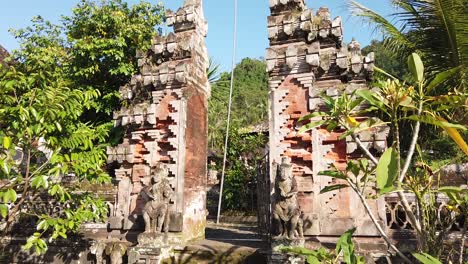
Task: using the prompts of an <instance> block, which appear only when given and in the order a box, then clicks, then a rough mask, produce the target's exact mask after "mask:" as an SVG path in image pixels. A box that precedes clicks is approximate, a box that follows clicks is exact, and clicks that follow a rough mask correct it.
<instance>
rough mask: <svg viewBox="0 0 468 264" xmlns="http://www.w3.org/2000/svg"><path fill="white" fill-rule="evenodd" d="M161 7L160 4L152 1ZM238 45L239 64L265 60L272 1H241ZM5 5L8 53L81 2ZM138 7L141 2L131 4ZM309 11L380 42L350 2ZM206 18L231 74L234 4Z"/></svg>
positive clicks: (379, 4)
mask: <svg viewBox="0 0 468 264" xmlns="http://www.w3.org/2000/svg"><path fill="white" fill-rule="evenodd" d="M149 1H150V2H154V3H157V2H159V1H154V0H149ZM238 1H239V18H238V19H239V21H238V44H237V56H236V61H237V62H238V61H240V60H241V59H242V58H245V57H251V58H259V57H262V56H264V54H265V49H266V47H267V46H268V39H267V27H266V19H267V16H268V15H269V9H268V0H238ZM1 2H4V3H3V4H2V10H1V16H0V44H1V45H2V46H4V47H5V48H6V49H8V50H12V49H15V48H17V47H18V43H17V42H16V40H15V39H14V38H13V37H12V36H11V34H10V33H9V32H8V29H10V28H22V27H25V26H28V25H29V23H30V19H31V18H32V17H33V16H35V15H41V16H43V17H44V18H45V19H48V20H51V21H53V22H57V21H59V19H60V15H62V14H65V15H68V14H70V10H71V8H72V7H73V6H74V5H75V4H76V3H77V2H78V0H15V1H12V0H0V3H1ZM128 2H129V3H137V2H139V0H128ZM162 2H163V3H164V4H165V6H166V7H167V8H170V9H172V10H176V9H177V8H178V7H179V6H181V5H182V3H183V0H164V1H162ZM359 2H360V3H361V4H364V5H365V6H367V7H369V8H371V9H373V10H375V11H378V12H379V13H380V14H384V15H388V14H390V13H392V11H393V9H392V7H391V5H390V3H389V2H390V1H388V0H360V1H359ZM307 4H308V6H309V7H311V8H313V9H318V8H319V7H321V6H327V7H329V8H330V10H331V13H332V17H336V16H341V17H342V18H343V24H344V34H345V41H346V42H349V41H350V40H351V39H352V38H353V37H354V38H356V39H357V40H358V41H359V42H361V44H362V45H367V44H368V43H369V42H370V40H372V39H375V38H379V35H377V34H373V29H372V28H370V27H369V26H368V25H367V24H365V23H362V22H361V21H360V20H359V19H358V18H355V17H352V16H351V15H350V11H349V9H348V7H347V0H307ZM204 8H205V16H206V19H207V20H208V23H209V31H208V32H209V33H208V38H207V45H208V52H209V53H210V56H211V57H212V58H213V59H214V60H215V61H216V62H217V63H219V64H221V67H222V69H223V70H229V69H230V65H231V55H232V35H233V34H232V31H233V8H234V0H205V1H204Z"/></svg>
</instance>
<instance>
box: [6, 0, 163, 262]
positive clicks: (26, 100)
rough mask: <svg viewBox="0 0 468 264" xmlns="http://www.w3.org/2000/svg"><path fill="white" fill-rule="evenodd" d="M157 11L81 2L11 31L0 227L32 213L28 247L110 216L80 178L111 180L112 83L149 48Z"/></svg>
mask: <svg viewBox="0 0 468 264" xmlns="http://www.w3.org/2000/svg"><path fill="white" fill-rule="evenodd" d="M163 16H164V14H163V9H162V7H161V6H160V5H151V4H150V3H148V2H141V3H139V4H137V5H134V6H131V7H130V6H129V5H128V4H126V3H124V2H123V1H121V0H104V1H88V0H82V1H80V3H79V4H78V5H77V6H76V8H74V9H73V12H72V15H71V16H69V17H64V18H63V21H62V23H60V24H52V23H50V22H48V21H46V20H44V19H43V18H41V17H36V18H34V19H33V20H32V26H30V27H27V28H25V29H20V30H13V31H12V32H13V34H14V35H15V36H16V38H17V39H18V40H19V41H20V49H19V50H16V51H14V52H13V54H12V57H11V58H10V61H11V62H12V63H11V67H8V68H7V67H3V68H0V128H1V130H0V200H1V202H0V225H2V231H3V232H4V234H8V233H9V234H11V232H12V231H13V230H15V225H16V224H18V223H21V221H22V220H23V219H25V218H28V219H29V220H31V219H32V220H34V221H35V223H36V227H35V228H33V229H27V228H22V231H23V232H26V233H27V234H28V235H30V238H29V239H28V240H27V243H26V245H25V249H30V248H34V249H35V251H36V253H38V254H39V253H43V252H45V251H46V250H47V244H48V243H49V242H53V241H54V240H56V239H57V238H60V237H61V238H66V237H67V233H68V232H70V231H71V232H76V231H78V230H79V228H80V225H81V224H82V223H86V222H92V221H101V220H102V219H103V218H105V217H106V216H107V206H106V205H105V203H104V202H103V201H101V200H100V199H99V197H98V196H97V193H96V192H88V191H87V190H86V188H83V186H84V185H86V183H88V182H89V183H93V184H98V185H97V186H99V184H102V183H107V182H109V181H110V177H109V175H108V174H107V173H106V172H105V171H104V169H105V163H106V155H105V149H106V146H107V145H108V143H107V142H108V141H109V140H108V138H109V131H110V129H111V127H112V125H111V124H110V121H111V113H112V111H113V110H116V108H117V107H118V93H117V91H118V89H119V87H120V86H121V85H123V84H125V83H126V82H128V81H129V79H130V77H131V76H132V74H133V73H135V72H136V71H137V62H136V60H135V54H136V50H137V49H146V48H148V47H149V45H150V40H151V38H152V37H153V36H154V35H155V34H157V31H156V28H155V27H156V25H158V24H159V23H161V22H162V19H163ZM63 178H72V179H73V181H72V182H68V181H62V179H63ZM83 184H84V185H83ZM49 202H50V203H53V204H55V206H54V208H57V207H58V208H61V211H59V212H56V211H55V212H54V211H53V210H50V209H51V208H49V206H47V205H48V203H49ZM41 203H43V204H44V206H42V207H41V206H38V205H40V204H41ZM33 205H34V206H33ZM25 209H26V210H25ZM29 220H28V221H29ZM23 235H24V234H23Z"/></svg>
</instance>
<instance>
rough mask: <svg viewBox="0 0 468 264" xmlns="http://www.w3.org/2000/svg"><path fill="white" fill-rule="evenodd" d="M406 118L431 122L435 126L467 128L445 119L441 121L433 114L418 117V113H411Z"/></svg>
mask: <svg viewBox="0 0 468 264" xmlns="http://www.w3.org/2000/svg"><path fill="white" fill-rule="evenodd" d="M404 119H408V120H413V121H419V122H422V123H426V124H430V125H434V126H438V127H442V128H455V129H460V130H467V128H466V126H463V125H459V124H453V123H449V122H445V121H440V120H437V118H435V117H433V116H432V115H422V116H420V117H418V116H417V115H411V116H408V117H406V118H404Z"/></svg>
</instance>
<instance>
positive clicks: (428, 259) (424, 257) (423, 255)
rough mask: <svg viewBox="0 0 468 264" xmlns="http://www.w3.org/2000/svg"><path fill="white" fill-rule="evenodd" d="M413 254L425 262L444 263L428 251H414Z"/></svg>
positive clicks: (431, 263) (430, 263)
mask: <svg viewBox="0 0 468 264" xmlns="http://www.w3.org/2000/svg"><path fill="white" fill-rule="evenodd" d="M413 256H414V257H415V258H416V259H417V260H419V261H420V262H421V263H423V264H442V262H440V261H439V260H438V259H436V258H434V257H433V256H431V255H429V254H427V253H413Z"/></svg>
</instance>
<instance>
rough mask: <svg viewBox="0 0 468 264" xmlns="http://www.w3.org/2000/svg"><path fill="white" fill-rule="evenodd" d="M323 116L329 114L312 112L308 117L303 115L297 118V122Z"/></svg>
mask: <svg viewBox="0 0 468 264" xmlns="http://www.w3.org/2000/svg"><path fill="white" fill-rule="evenodd" d="M323 116H329V114H328V113H325V112H313V113H310V114H308V115H305V116H303V117H301V118H299V120H298V121H299V122H300V121H304V120H309V119H312V118H314V117H323Z"/></svg>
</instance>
